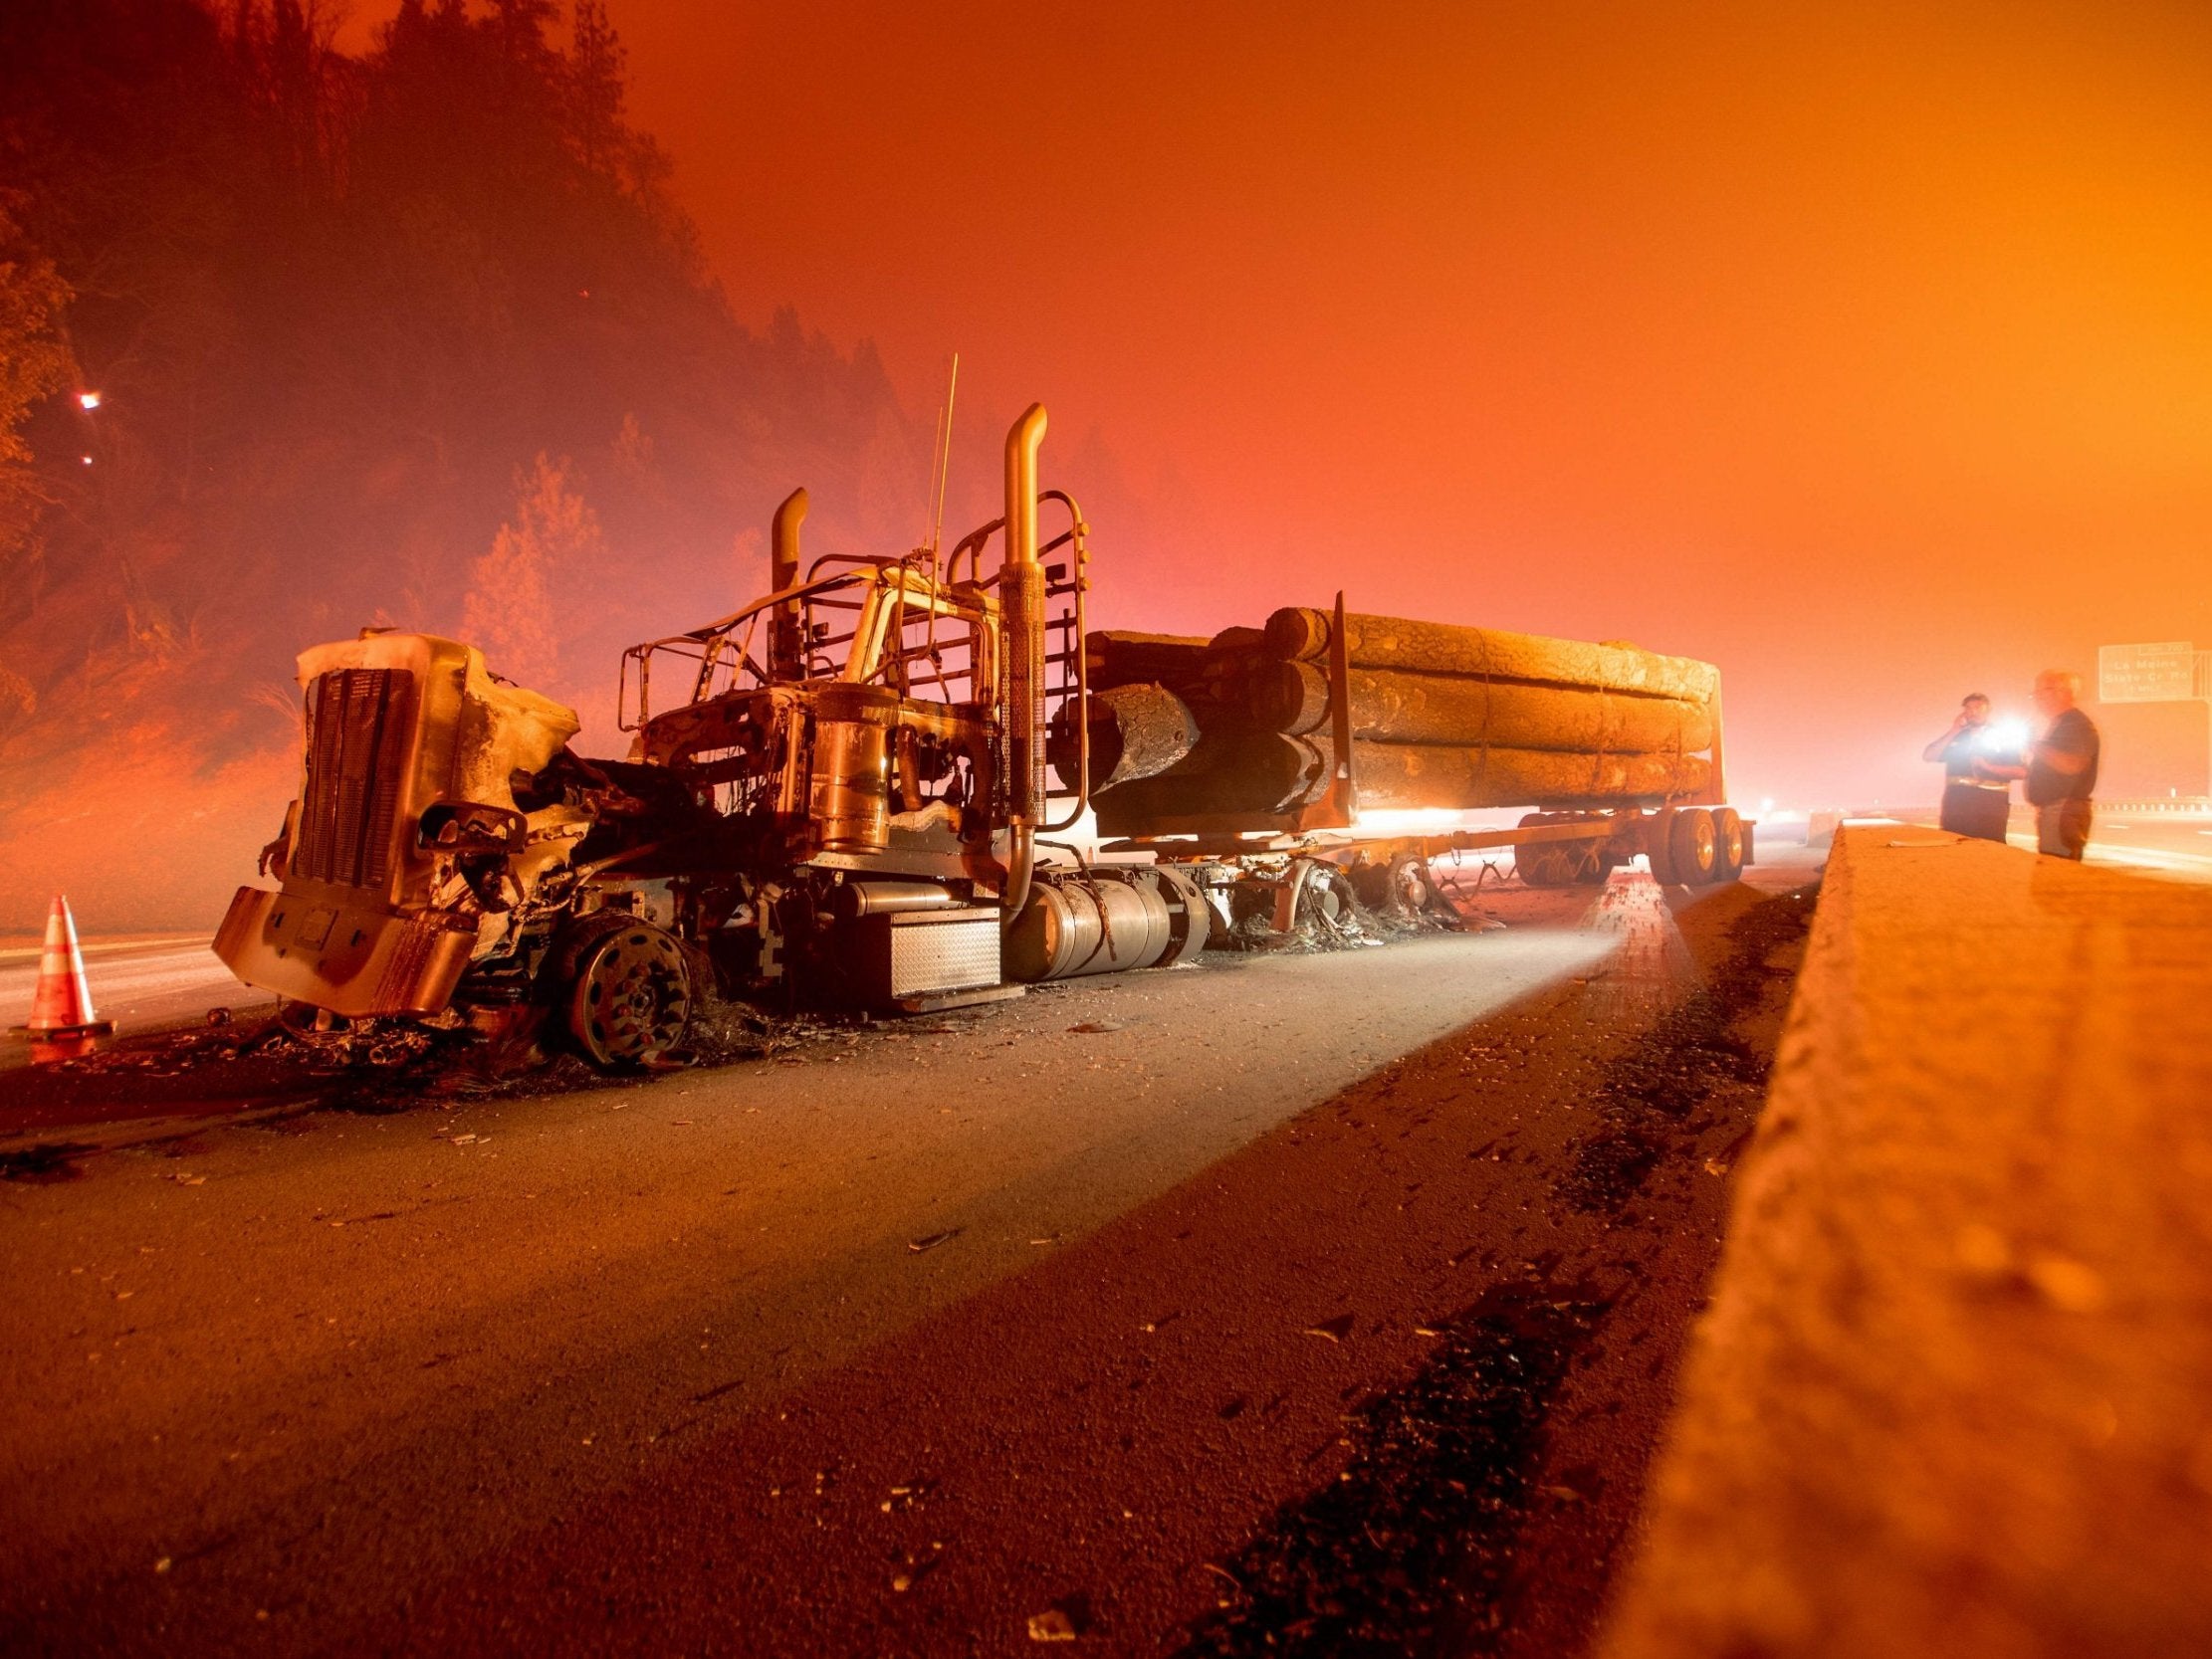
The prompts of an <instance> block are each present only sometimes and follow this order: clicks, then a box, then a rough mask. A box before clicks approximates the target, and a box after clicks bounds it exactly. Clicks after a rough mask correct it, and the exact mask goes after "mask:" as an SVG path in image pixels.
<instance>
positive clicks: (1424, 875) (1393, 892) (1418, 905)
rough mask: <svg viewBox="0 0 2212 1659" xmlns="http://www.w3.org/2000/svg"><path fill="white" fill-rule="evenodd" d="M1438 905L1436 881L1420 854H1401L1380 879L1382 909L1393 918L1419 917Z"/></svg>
mask: <svg viewBox="0 0 2212 1659" xmlns="http://www.w3.org/2000/svg"><path fill="white" fill-rule="evenodd" d="M1436 902H1437V881H1436V878H1435V877H1434V876H1432V875H1430V873H1429V861H1428V860H1427V859H1425V858H1423V857H1422V856H1421V855H1420V854H1419V853H1400V854H1399V855H1398V856H1397V857H1396V858H1394V859H1392V860H1391V861H1390V869H1389V871H1388V872H1387V873H1386V874H1385V876H1384V878H1383V904H1382V908H1383V909H1384V910H1387V911H1389V912H1390V913H1391V914H1392V915H1394V916H1419V915H1421V913H1422V912H1423V911H1426V910H1428V909H1429V908H1430V907H1431V906H1432V905H1434V904H1435V903H1436Z"/></svg>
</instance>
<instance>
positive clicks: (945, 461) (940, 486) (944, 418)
mask: <svg viewBox="0 0 2212 1659" xmlns="http://www.w3.org/2000/svg"><path fill="white" fill-rule="evenodd" d="M959 391H960V353H959V352H958V351H956V352H954V353H953V375H952V379H951V381H950V382H949V383H948V384H947V385H946V387H945V407H944V408H943V409H941V410H939V411H938V415H937V456H936V461H937V487H936V489H935V491H934V492H933V493H932V496H933V499H932V501H931V503H930V555H931V556H932V557H933V558H934V557H935V556H936V554H937V548H938V543H939V542H940V541H941V540H942V539H943V537H944V534H945V475H946V474H947V473H948V472H950V471H951V469H952V462H953V398H954V396H955V394H957V393H958V392H959Z"/></svg>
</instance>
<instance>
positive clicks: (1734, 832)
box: [1713, 806, 1744, 882]
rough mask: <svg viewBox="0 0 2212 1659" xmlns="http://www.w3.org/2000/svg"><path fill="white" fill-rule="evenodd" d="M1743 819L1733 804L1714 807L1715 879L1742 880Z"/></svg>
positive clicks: (1722, 880) (1724, 880)
mask: <svg viewBox="0 0 2212 1659" xmlns="http://www.w3.org/2000/svg"><path fill="white" fill-rule="evenodd" d="M1743 853H1744V846H1743V819H1742V817H1741V816H1740V815H1739V814H1738V813H1737V811H1736V809H1735V808H1734V807H1732V806H1716V807H1714V808H1713V880H1714V881H1716V882H1733V881H1740V880H1741V879H1742V877H1743Z"/></svg>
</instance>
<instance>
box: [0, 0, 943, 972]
mask: <svg viewBox="0 0 2212 1659" xmlns="http://www.w3.org/2000/svg"><path fill="white" fill-rule="evenodd" d="M668 177H669V168H668V162H667V159H666V157H665V156H664V154H663V153H662V151H661V150H660V149H659V147H658V146H657V145H656V144H655V143H654V141H653V139H652V138H651V136H650V135H648V134H646V133H644V132H641V131H639V130H638V129H637V128H636V127H635V126H633V125H632V124H631V123H630V122H629V120H628V119H627V118H626V116H625V114H624V67H623V54H622V48H621V44H620V42H619V41H618V39H617V38H616V37H615V35H614V33H613V31H612V30H611V28H610V27H609V26H608V24H607V21H606V18H605V15H604V11H603V8H602V7H601V6H600V5H599V4H597V3H596V0H577V3H576V4H575V6H574V7H573V10H572V12H569V13H568V14H566V15H562V13H561V9H560V8H558V7H556V6H555V5H554V4H553V3H552V0H495V3H493V4H491V5H489V6H482V5H469V4H465V3H463V0H440V3H437V4H431V5H424V4H419V3H413V0H410V3H409V4H407V5H405V6H403V7H402V8H401V10H400V12H399V13H398V15H397V16H396V17H395V18H394V19H393V20H392V22H391V23H390V24H389V25H387V26H386V27H385V28H384V29H383V30H382V31H380V33H379V36H378V39H377V43H376V45H375V47H374V49H373V50H372V51H370V52H368V53H367V54H366V55H364V56H349V55H346V54H343V53H340V52H338V51H335V50H333V49H332V46H331V45H330V42H329V38H328V31H327V29H325V28H324V27H323V26H322V25H321V23H320V22H319V20H318V16H317V13H316V10H315V8H313V7H312V6H306V7H304V6H302V5H300V4H298V3H296V0H273V3H272V0H235V3H232V4H226V5H223V6H221V7H216V6H213V5H200V4H195V3H193V0H74V3H70V0H23V3H20V4H17V5H12V6H10V7H8V8H6V9H5V11H4V13H0V186H4V190H5V194H4V195H0V237H4V238H5V247H4V248H0V282H4V284H5V290H4V294H0V300H4V302H5V303H4V304H0V330H4V332H5V338H4V339H0V346H4V349H0V358H4V359H5V360H6V361H7V362H8V365H9V369H8V374H7V376H6V379H5V385H4V386H0V391H4V392H5V394H6V395H5V396H0V416H4V417H5V435H6V436H7V437H8V438H9V439H10V440H12V444H11V447H10V448H8V449H0V469H5V492H4V494H0V671H4V672H0V841H4V842H5V843H6V844H7V845H8V846H9V847H10V849H11V859H10V861H9V866H10V867H9V870H8V872H7V874H6V876H5V877H0V932H6V931H8V930H9V928H11V927H13V926H16V925H17V924H19V923H20V922H21V919H23V918H24V917H27V916H30V915H33V914H35V912H36V909H37V907H38V906H40V905H43V903H44V895H45V893H46V891H47V889H48V887H49V886H50V885H52V882H53V879H54V877H53V871H52V869H51V867H50V866H51V865H52V864H53V863H54V862H55V861H54V860H53V859H52V858H50V856H49V855H50V854H57V853H58V852H59V851H60V850H61V849H62V848H63V847H64V846H66V847H67V848H68V850H69V851H70V853H71V855H72V858H71V863H72V866H73V868H74V869H75V870H82V869H83V868H85V867H86V866H87V865H88V864H89V863H94V862H96V861H97V862H98V864H99V866H100V867H101V868H103V869H106V870H109V871H111V875H110V876H108V877H104V878H100V880H103V881H105V882H106V883H107V884H108V887H109V889H110V891H107V892H104V893H99V894H93V893H89V892H86V891H85V888H86V880H85V878H84V877H83V876H82V875H73V880H74V882H75V884H76V887H77V889H78V890H79V891H80V893H82V894H84V897H85V899H86V900H87V901H89V902H88V903H86V904H84V905H82V906H81V908H82V909H84V910H86V912H87V914H88V916H89V918H90V923H89V925H91V926H93V927H95V928H100V927H120V926H134V925H140V924H164V925H181V924H190V925H197V924H198V923H199V922H201V921H203V920H205V919H206V918H207V917H208V916H209V915H210V914H212V908H214V907H218V906H219V904H220V901H221V898H222V896H223V890H224V888H225V885H226V884H227V883H229V882H231V881H234V880H235V879H237V877H239V876H240V875H242V874H244V873H246V870H247V869H249V868H250V861H251V856H252V849H253V848H254V847H256V846H258V845H259V844H260V843H261V841H262V840H263V839H265V838H266V836H267V833H268V831H269V830H270V829H271V828H273V827H274V826H273V824H270V823H265V822H264V821H263V820H265V819H268V818H270V817H271V816H272V815H273V813H274V812H275V811H276V810H277V808H278V805H279V803H281V802H282V800H283V799H284V798H285V795H286V794H287V793H288V792H289V790H288V789H287V788H286V787H285V782H284V779H285V775H286V773H287V771H288V769H289V768H290V767H291V766H292V765H293V764H294V760H293V756H292V751H291V743H292V730H293V723H294V721H295V719H296V710H297V693H296V691H295V689H294V687H293V685H292V683H291V672H292V669H291V664H292V658H293V655H294V653H295V652H296V651H297V650H298V649H299V648H300V647H301V646H303V645H305V644H307V643H310V642H312V641H315V640H320V639H328V638H337V637H343V636H344V635H346V634H349V633H351V632H352V630H353V629H354V628H356V627H357V626H358V625H360V624H361V623H363V622H372V621H374V622H385V623H391V624H396V625H398V626H402V627H408V628H422V629H430V630H445V631H451V630H455V629H461V628H464V627H466V628H468V629H469V630H470V631H471V633H472V635H473V636H474V637H476V638H478V639H479V640H481V641H482V642H484V643H485V644H486V645H487V646H488V647H489V648H490V649H491V651H492V654H493V656H494V667H495V668H498V669H500V670H502V671H503V672H505V673H508V674H511V675H514V676H515V677H517V678H524V677H528V678H529V679H530V680H531V681H532V682H533V683H534V684H537V685H539V686H541V687H543V688H544V689H546V690H548V691H551V692H553V693H555V694H557V695H560V696H563V697H566V698H569V699H571V700H573V701H576V702H577V703H579V705H581V706H582V707H583V708H584V710H585V712H586V718H587V721H588V720H593V718H594V716H596V715H597V714H598V713H599V711H600V710H601V709H603V708H604V707H606V706H607V703H608V700H609V694H610V692H611V681H612V678H613V675H612V671H613V666H614V661H615V657H616V654H617V653H618V651H619V649H620V647H621V646H622V644H624V643H626V642H627V641H628V640H630V639H633V638H637V637H642V636H644V635H647V634H650V633H653V632H656V631H659V630H661V629H662V628H664V627H665V626H667V625H670V624H672V623H676V622H690V621H693V620H696V617H695V615H694V613H695V612H696V613H700V614H712V613H713V612H714V611H715V610H717V609H719V608H721V607H722V606H723V605H724V604H725V603H726V602H727V603H730V604H735V603H736V602H737V601H738V600H739V598H741V597H742V596H744V595H746V594H748V593H750V592H751V591H752V590H753V589H755V588H757V587H758V585H759V578H760V576H761V574H762V562H763V561H762V560H761V559H760V558H759V557H758V554H757V541H756V540H755V539H754V538H752V536H750V535H749V533H748V530H749V527H750V526H752V525H754V524H755V523H757V522H758V521H760V520H761V519H762V518H764V517H765V512H766V509H767V507H768V506H769V505H771V504H773V502H774V500H775V499H776V498H777V497H778V496H779V495H780V494H781V493H782V492H783V490H785V489H787V488H788V487H789V485H790V483H792V482H795V481H798V480H801V479H803V480H804V481H805V482H807V483H808V484H809V485H810V486H812V487H813V488H814V489H815V490H816V492H817V494H818V495H819V496H820V497H821V498H822V499H824V500H826V501H833V502H836V503H838V504H839V505H840V507H841V508H842V509H843V511H844V518H843V522H842V525H841V526H840V525H839V523H837V522H836V521H834V520H832V521H831V522H828V523H825V524H824V525H823V526H822V528H823V529H824V530H825V531H826V534H825V535H824V537H823V542H822V545H823V546H824V547H825V550H826V549H827V548H830V547H834V546H835V545H836V544H837V537H838V533H839V530H840V527H841V528H842V529H843V532H844V533H845V534H848V535H868V536H871V537H874V536H879V535H880V536H883V537H887V538H890V539H892V540H894V541H898V540H901V539H911V537H912V534H913V532H914V529H915V527H916V524H917V523H918V521H919V509H920V502H921V499H922V493H923V477H924V473H925V471H926V451H927V447H928V445H927V434H926V432H925V433H920V434H918V433H917V432H916V431H915V430H914V428H913V426H912V424H911V423H910V422H909V421H908V420H907V418H906V417H905V416H904V415H903V414H902V412H901V411H900V409H899V407H898V405H897V403H896V401H895V399H894V398H893V396H892V393H891V389H890V387H889V385H888V382H887V381H886V379H885V376H884V374H883V372H882V368H881V365H880V364H879V363H878V361H877V360H876V357H875V355H874V353H873V351H872V349H870V348H869V347H867V346H865V345H863V346H862V347H860V348H859V349H858V350H857V351H854V352H852V353H850V354H841V353H839V352H838V351H836V350H835V349H833V348H832V347H831V346H830V345H829V344H828V343H827V342H826V341H824V340H822V339H821V338H819V337H818V336H812V337H810V336H808V335H806V334H805V333H804V332H803V330H802V329H801V327H800V325H799V322H798V320H797V317H796V316H795V314H793V313H791V312H788V311H786V312H784V313H782V314H781V315H779V316H778V317H777V318H776V321H775V323H774V326H773V327H772V328H771V329H770V330H769V331H768V333H767V334H766V335H765V336H764V335H761V334H757V333H753V332H749V331H748V330H747V329H746V328H744V327H743V326H741V325H740V324H739V323H738V322H737V321H736V320H735V318H734V316H733V314H732V312H731V310H730V308H729V306H728V305H727V303H726V301H725V299H724V297H723V295H722V293H721V291H720V289H719V288H718V287H717V286H716V284H715V283H714V282H713V281H711V280H710V279H709V277H708V276H707V274H706V272H705V270H704V268H703V266H702V263H701V260H700V258H699V256H698V253H697V249H696V242H695V237H694V234H693V231H692V227H691V225H690V223H689V221H688V220H687V219H686V217H685V215H684V214H683V212H682V211H681V210H680V209H679V208H678V206H677V205H676V203H675V201H674V199H673V198H672V196H671V195H670V192H669V188H668ZM89 393H97V394H98V396H99V399H100V401H99V404H98V406H97V407H94V408H86V407H83V406H82V405H83V401H84V395H83V394H89ZM594 724H596V722H594ZM101 855H105V857H102V856H101ZM11 919H12V920H11Z"/></svg>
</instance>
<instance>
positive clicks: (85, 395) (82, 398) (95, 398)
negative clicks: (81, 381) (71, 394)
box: [77, 392, 100, 409]
mask: <svg viewBox="0 0 2212 1659" xmlns="http://www.w3.org/2000/svg"><path fill="white" fill-rule="evenodd" d="M77 407H78V408H80V409H98V408H99V407H100V393H98V392H79V393H78V394H77Z"/></svg>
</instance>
